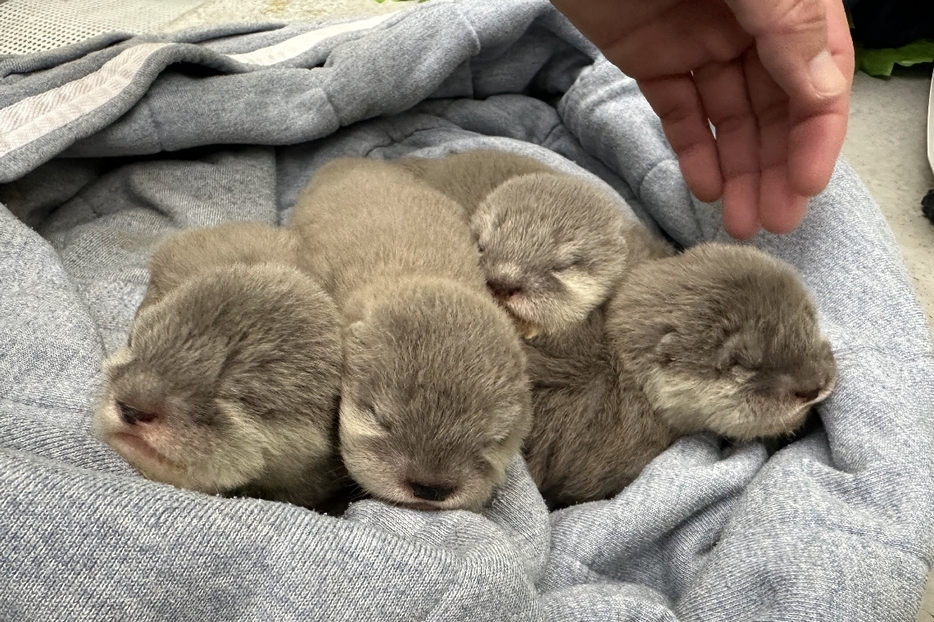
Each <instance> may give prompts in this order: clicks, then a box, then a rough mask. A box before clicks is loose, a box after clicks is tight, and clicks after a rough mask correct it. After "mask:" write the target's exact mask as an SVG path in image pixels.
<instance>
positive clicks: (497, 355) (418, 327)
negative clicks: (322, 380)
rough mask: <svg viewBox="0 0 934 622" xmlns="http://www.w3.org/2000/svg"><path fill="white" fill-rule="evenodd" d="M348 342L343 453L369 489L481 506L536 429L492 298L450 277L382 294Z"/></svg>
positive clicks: (413, 502)
mask: <svg viewBox="0 0 934 622" xmlns="http://www.w3.org/2000/svg"><path fill="white" fill-rule="evenodd" d="M376 297H377V298H378V299H376V300H374V301H373V302H370V303H367V304H366V305H365V306H366V307H367V308H366V310H365V311H364V312H363V313H362V319H360V320H359V321H356V322H354V323H352V324H351V325H350V326H349V327H348V329H347V331H346V335H345V341H344V347H345V351H344V377H343V385H342V393H341V410H340V443H341V456H342V458H343V459H344V463H345V465H346V467H347V470H348V472H349V473H350V475H351V476H352V477H353V478H354V480H355V481H356V482H357V483H358V484H359V485H360V486H361V487H362V488H363V489H364V490H366V491H367V492H368V493H370V494H371V495H373V496H374V497H376V498H379V499H381V500H383V501H388V502H390V503H396V504H400V505H405V506H409V507H414V508H419V509H455V508H465V509H472V510H476V509H479V508H480V507H481V506H482V505H483V504H484V503H485V502H486V501H487V500H488V499H489V497H490V496H491V494H492V492H493V488H494V486H495V485H497V484H498V483H500V482H501V481H502V480H503V479H504V477H505V469H506V466H507V464H508V463H509V461H510V460H511V459H512V458H513V456H515V455H516V454H517V453H518V451H519V448H520V445H521V443H522V441H523V439H524V437H525V434H526V433H527V431H528V429H529V425H530V412H529V411H530V394H529V386H528V380H527V376H526V372H525V358H524V355H523V352H522V348H521V345H520V343H519V340H518V338H517V336H516V334H515V331H514V330H513V328H512V327H511V325H510V323H509V321H508V319H507V318H506V316H505V314H504V313H502V312H501V311H500V310H499V309H497V308H496V305H495V304H493V303H492V301H490V300H489V298H487V297H486V296H484V295H482V294H481V293H477V292H474V291H471V290H467V289H465V288H462V287H460V286H458V285H456V284H450V283H446V282H443V281H423V282H419V283H415V282H411V283H403V284H396V285H395V286H392V287H386V288H382V289H381V290H380V292H379V293H378V295H377V296H376Z"/></svg>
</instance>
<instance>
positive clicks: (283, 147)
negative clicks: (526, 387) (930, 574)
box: [0, 0, 934, 622]
mask: <svg viewBox="0 0 934 622" xmlns="http://www.w3.org/2000/svg"><path fill="white" fill-rule="evenodd" d="M320 28H321V25H301V26H295V25H293V26H285V27H283V26H281V25H251V26H230V27H226V28H219V29H210V30H199V31H191V32H186V33H183V34H180V35H175V37H176V38H175V39H172V40H170V39H158V38H154V37H152V38H134V39H126V37H124V36H121V35H119V34H115V35H108V36H103V37H99V38H97V39H95V40H91V41H87V42H85V43H81V44H78V45H76V46H72V47H69V48H65V49H60V50H56V51H53V52H50V53H46V54H42V55H37V56H25V57H14V58H10V59H7V60H5V61H2V62H0V204H2V205H0V619H3V620H42V621H47V620H133V621H144V620H172V621H180V620H196V621H198V622H204V621H206V620H275V621H285V620H353V621H363V620H402V619H404V620H422V619H425V620H428V619H430V620H497V621H499V620H581V621H584V620H588V621H589V620H593V621H601V622H604V621H607V620H676V619H677V620H724V621H731V622H732V621H736V620H753V619H755V620H796V621H800V620H815V621H821V622H824V621H827V620H846V621H847V622H852V621H856V620H868V621H874V622H878V621H885V620H906V621H908V620H912V619H913V617H914V614H915V611H916V609H917V606H918V604H919V602H920V596H921V590H922V586H923V584H924V578H925V574H926V573H927V571H928V567H929V564H930V562H931V558H932V535H934V507H932V505H934V418H932V414H934V407H932V398H934V366H932V359H931V346H930V344H929V340H928V331H927V325H926V323H925V318H924V316H923V314H922V312H921V309H920V306H919V305H918V303H917V301H916V299H915V296H914V294H913V292H912V287H911V282H910V280H909V278H908V276H907V273H906V271H905V269H904V267H903V265H902V262H901V260H900V258H899V255H898V251H897V250H896V247H895V244H894V242H893V239H892V236H891V233H890V232H889V230H888V228H887V226H886V224H885V222H884V220H883V218H882V216H881V215H880V213H879V211H878V209H877V207H876V205H875V204H874V203H873V201H872V199H871V198H870V197H869V195H868V194H867V192H866V190H865V188H864V187H863V185H862V184H861V183H860V181H859V180H858V179H857V177H856V176H855V175H854V173H853V172H852V170H851V169H850V168H849V167H848V166H847V165H846V164H845V163H842V162H841V163H840V164H839V165H838V166H837V168H836V171H835V173H834V177H833V180H832V182H831V184H830V186H829V188H828V189H827V190H826V191H825V192H824V193H822V194H821V195H820V196H819V197H818V198H817V199H816V200H815V201H814V202H813V203H812V207H811V210H810V212H809V214H808V216H807V219H806V220H805V222H804V224H803V226H802V227H801V228H800V229H799V230H798V231H796V232H795V233H793V234H791V235H788V236H783V237H781V238H779V237H774V236H771V235H765V234H763V235H761V236H759V237H758V238H757V239H756V240H755V242H754V243H755V244H756V245H757V246H759V247H760V248H763V249H765V250H766V251H768V252H771V253H774V254H775V255H777V256H779V257H782V258H784V259H786V260H788V261H789V262H791V263H792V264H794V265H795V266H796V267H797V268H798V269H799V270H800V271H801V273H802V275H803V278H804V280H805V282H806V283H807V285H808V286H809V287H810V288H811V289H812V290H813V291H814V293H815V294H816V297H817V299H818V301H819V307H820V314H821V316H820V317H821V321H822V322H823V325H824V327H825V329H826V331H827V333H828V334H829V335H830V337H831V339H832V342H833V346H834V351H835V354H836V356H837V359H838V363H839V369H840V381H839V386H838V388H837V390H836V392H835V393H834V394H833V396H832V397H831V398H830V399H829V400H828V401H827V402H825V403H824V404H823V405H822V407H821V409H820V416H821V420H822V426H820V427H819V429H818V430H817V431H814V432H812V433H810V434H809V435H807V436H806V437H805V438H803V439H802V440H799V441H797V442H794V443H792V444H791V445H789V446H787V447H785V448H784V449H782V450H780V451H779V452H777V453H775V454H774V455H771V456H769V454H768V452H767V451H766V448H765V447H764V446H763V445H761V444H758V443H748V444H741V445H729V444H726V443H724V442H722V441H720V440H719V439H716V438H714V437H712V436H706V435H698V436H693V437H689V438H685V439H682V440H681V441H679V442H677V443H676V444H675V445H674V446H672V447H671V448H670V449H669V450H668V451H666V452H665V453H664V454H663V455H661V456H659V457H658V459H656V460H655V461H654V462H652V463H651V464H650V465H649V466H648V468H647V469H646V470H645V472H644V473H643V474H642V475H641V477H639V478H638V480H636V481H635V482H634V483H633V484H632V485H631V486H629V487H628V488H627V489H626V490H624V491H623V492H622V493H621V494H620V495H618V496H617V497H616V498H614V499H612V500H608V501H604V502H598V503H589V504H583V505H579V506H575V507H571V508H568V509H565V510H562V511H558V512H555V513H552V514H549V513H548V512H547V511H546V509H545V506H544V504H543V502H542V500H541V497H540V496H539V495H538V493H537V492H536V490H535V487H534V485H533V483H532V481H531V480H530V478H529V476H528V474H527V472H526V470H525V467H524V465H523V463H522V461H521V460H516V462H515V463H514V464H513V465H512V467H511V469H510V473H509V479H508V481H507V483H506V484H505V485H504V486H503V487H502V488H501V489H500V490H499V491H498V492H497V494H496V497H495V500H494V502H493V503H492V506H491V507H490V509H489V510H488V511H486V512H485V513H484V514H482V515H480V514H472V513H469V512H461V511H457V512H444V513H424V512H418V511H413V510H406V509H400V508H393V507H388V506H385V505H383V504H380V503H378V502H375V501H364V502H361V503H357V504H355V505H353V506H352V507H351V508H350V510H349V512H348V513H347V515H346V516H345V517H343V518H334V517H328V516H321V515H318V514H316V513H314V512H311V511H309V510H306V509H302V508H298V507H293V506H290V505H286V504H281V503H273V502H266V501H259V500H254V499H223V498H217V497H212V496H208V495H203V494H197V493H193V492H188V491H183V490H178V489H175V488H173V487H170V486H166V485H162V484H156V483H153V482H150V481H147V480H145V479H143V478H142V477H140V476H138V475H137V474H135V473H134V472H133V471H132V470H131V469H130V468H129V467H128V466H127V465H126V464H125V463H124V462H123V461H122V460H121V459H120V458H119V457H118V456H117V455H116V454H115V453H113V452H112V451H111V450H110V449H109V448H107V447H106V446H104V445H102V444H101V443H100V442H98V441H96V440H95V439H94V438H93V437H92V435H91V433H90V429H89V415H90V411H91V408H92V404H93V400H94V399H95V395H96V392H97V391H98V389H99V387H100V382H101V376H100V372H99V368H100V364H101V360H102V357H104V356H105V355H106V354H107V353H108V352H110V351H112V350H114V349H115V348H117V347H118V346H119V345H121V344H122V342H123V340H124V339H125V336H126V332H127V328H128V325H129V322H130V321H131V319H132V316H133V312H134V310H135V307H136V305H137V304H138V303H139V301H140V299H141V298H142V295H143V292H144V289H145V286H146V281H147V270H146V261H147V258H148V256H149V254H150V253H151V252H152V250H153V247H154V245H155V244H157V242H158V240H159V239H160V237H161V236H163V235H165V234H166V233H170V232H172V231H176V230H178V229H182V228H185V227H193V226H203V225H213V224H216V223H220V222H223V221H228V220H255V221H261V222H266V223H279V224H281V223H283V222H285V221H287V219H288V217H289V214H290V209H291V206H292V204H293V203H294V201H295V198H296V195H297V193H298V191H299V190H300V188H301V187H302V186H303V185H304V184H305V183H306V182H307V181H308V179H309V178H310V176H311V175H312V173H313V172H314V170H315V169H316V167H318V166H319V165H320V164H322V163H323V162H325V161H327V160H328V159H330V158H333V157H336V156H339V155H354V156H368V157H376V158H396V157H399V156H403V155H415V156H425V157H431V156H438V155H441V154H443V153H447V152H452V151H463V150H467V149H474V148H478V147H494V148H500V149H506V150H511V151H515V152H518V153H524V154H527V155H531V156H533V157H538V158H540V159H542V160H543V161H545V162H547V163H550V164H553V165H555V166H557V167H559V168H562V169H563V170H567V171H569V172H572V173H575V174H579V175H586V176H590V177H592V178H593V179H595V180H598V181H599V182H600V183H604V184H606V185H607V187H609V188H612V189H614V190H615V191H616V192H617V193H618V194H619V195H620V196H621V197H622V199H621V201H620V205H621V208H623V209H628V208H632V212H629V213H634V214H635V215H636V216H638V217H640V218H642V219H644V220H645V221H646V222H647V223H649V224H650V225H651V226H656V227H658V228H660V229H661V230H664V231H665V232H666V233H667V234H668V235H670V236H671V237H672V239H674V240H675V241H677V242H678V243H680V244H683V245H690V244H694V243H697V242H699V241H702V240H714V239H717V240H725V239H726V236H725V234H724V232H723V230H722V228H721V226H720V218H719V213H718V209H717V206H715V205H708V204H702V203H699V202H697V201H696V200H694V199H692V198H691V195H690V194H689V192H688V190H687V188H686V187H685V184H684V182H683V180H682V178H681V176H680V174H679V170H678V165H677V162H676V160H675V159H674V157H673V154H672V151H671V149H670V147H669V146H668V144H667V143H666V142H665V139H664V136H663V134H662V132H661V129H660V126H659V123H658V120H657V118H656V117H655V116H654V115H653V114H652V111H651V110H650V108H649V107H648V105H647V104H646V102H645V100H644V99H643V98H642V97H641V95H640V94H639V91H638V89H637V87H636V85H635V83H634V82H633V81H632V80H631V79H630V78H628V77H626V76H624V75H622V74H621V73H620V72H619V71H618V70H617V69H615V68H614V67H613V66H612V65H610V64H609V63H607V61H606V60H604V59H603V58H602V57H600V56H599V54H598V53H597V52H596V50H595V49H594V48H593V47H592V46H591V45H590V44H589V43H587V42H586V41H585V40H584V39H583V38H582V37H581V36H580V35H579V34H578V33H577V32H576V31H575V30H574V29H573V28H572V27H570V26H569V25H568V24H567V23H566V22H565V21H564V20H563V18H561V16H560V15H559V14H558V13H557V12H556V11H554V10H553V9H552V8H551V6H550V5H549V4H548V3H547V2H546V1H545V0H509V1H506V0H474V1H464V2H449V1H447V0H432V2H430V3H427V4H424V5H421V6H419V7H418V8H417V9H415V10H412V11H406V12H403V13H400V14H395V15H392V16H389V17H387V18H385V19H382V20H370V21H367V22H362V23H361V22H354V23H349V24H348V23H345V24H341V25H338V26H330V27H329V28H328V29H327V30H320ZM623 199H624V200H625V203H624V201H623ZM627 205H628V207H626V206H627Z"/></svg>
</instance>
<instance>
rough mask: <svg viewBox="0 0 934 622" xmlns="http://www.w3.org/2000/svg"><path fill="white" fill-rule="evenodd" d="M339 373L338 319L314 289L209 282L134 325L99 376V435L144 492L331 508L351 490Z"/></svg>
mask: <svg viewBox="0 0 934 622" xmlns="http://www.w3.org/2000/svg"><path fill="white" fill-rule="evenodd" d="M340 369H341V343H340V324H339V318H338V312H337V308H336V306H335V305H334V302H333V301H332V300H331V298H330V297H329V296H327V294H325V292H324V291H323V290H322V289H321V288H320V287H319V286H318V285H317V284H316V283H315V282H314V281H313V280H312V279H310V278H309V277H308V276H306V275H305V274H304V273H302V272H300V271H299V270H298V269H297V268H292V267H289V266H284V265H276V264H259V265H243V264H236V265H231V266H227V267H216V268H213V269H207V270H205V271H203V272H200V273H198V274H196V275H194V276H192V277H191V278H189V279H187V280H185V281H183V282H182V283H180V284H178V285H177V286H175V287H174V288H172V289H170V290H169V291H167V292H166V293H165V294H164V295H163V296H162V297H161V298H160V299H159V300H158V301H156V302H153V303H152V304H150V305H149V306H147V307H146V308H144V309H143V310H141V311H140V312H139V313H138V314H137V316H136V318H135V320H134V322H133V325H132V328H131V331H130V335H129V339H128V341H127V345H126V347H125V348H122V349H121V350H119V351H118V352H116V353H115V354H114V355H113V356H112V357H111V358H110V359H108V360H107V361H106V363H105V365H104V372H105V376H106V380H105V387H104V391H103V395H102V397H101V399H100V400H99V404H98V406H97V408H96V412H95V414H94V426H95V428H96V431H97V434H98V435H99V437H100V438H101V439H102V440H104V441H105V442H106V443H107V444H109V445H110V446H111V447H113V448H114V449H115V450H116V451H117V452H118V453H119V454H120V455H121V456H122V457H123V458H124V459H125V460H126V461H127V462H129V463H130V464H131V465H132V466H133V467H134V468H135V469H136V470H138V471H139V472H140V473H142V474H143V475H144V476H146V477H147V478H149V479H152V480H156V481H159V482H165V483H169V484H174V485H175V486H179V487H182V488H188V489H191V490H196V491H201V492H207V493H222V494H246V495H250V496H258V497H262V498H266V499H272V500H279V501H287V502H291V503H295V504H298V505H303V506H307V507H311V508H316V509H319V508H325V507H329V504H330V500H331V498H332V496H333V495H334V494H335V493H336V492H337V491H338V489H339V488H341V487H343V486H344V485H346V484H347V483H348V481H347V479H346V476H345V475H344V471H343V469H342V466H341V463H340V460H339V457H338V453H337V447H336V429H337V420H336V418H337V408H338V400H339V390H340Z"/></svg>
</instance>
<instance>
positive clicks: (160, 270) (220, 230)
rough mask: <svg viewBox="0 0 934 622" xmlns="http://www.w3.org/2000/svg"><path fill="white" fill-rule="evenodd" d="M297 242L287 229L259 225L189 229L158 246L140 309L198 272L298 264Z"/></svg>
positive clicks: (245, 224) (225, 225)
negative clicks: (262, 265)
mask: <svg viewBox="0 0 934 622" xmlns="http://www.w3.org/2000/svg"><path fill="white" fill-rule="evenodd" d="M297 245H298V240H297V238H295V236H294V234H293V233H292V232H291V231H288V230H287V229H284V228H280V227H271V226H269V225H264V224H262V223H258V222H227V223H223V224H221V225H217V226H215V227H203V228H195V229H186V230H184V231H181V232H179V233H176V234H173V235H171V236H170V237H168V238H166V239H165V240H164V241H162V242H161V243H160V244H159V247H158V248H156V251H155V252H154V253H153V255H152V257H151V258H150V260H149V275H150V276H149V285H148V287H147V289H146V295H145V296H144V298H143V301H142V303H140V306H139V308H140V309H144V308H146V307H148V306H149V305H151V304H153V303H154V302H157V301H158V300H160V299H161V298H162V297H163V296H165V294H166V292H168V291H169V290H171V289H172V288H174V287H176V286H178V285H180V284H181V283H183V282H185V281H186V280H187V279H189V278H191V277H192V276H194V275H195V274H198V273H199V272H203V271H205V270H210V269H212V268H217V267H221V266H230V265H232V264H234V263H241V264H260V263H267V262H271V263H279V264H284V265H289V266H294V265H296V263H297V258H296V257H297V256H296V252H297V251H296V249H297Z"/></svg>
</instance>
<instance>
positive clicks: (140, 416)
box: [117, 402, 156, 425]
mask: <svg viewBox="0 0 934 622" xmlns="http://www.w3.org/2000/svg"><path fill="white" fill-rule="evenodd" d="M117 409H118V410H119V411H120V418H121V419H123V421H124V422H126V423H127V424H129V425H134V424H136V423H149V422H150V421H152V420H153V419H155V418H156V416H155V415H154V414H152V413H147V412H143V411H141V410H139V409H137V408H133V407H132V406H127V405H126V404H124V403H123V402H117Z"/></svg>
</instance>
